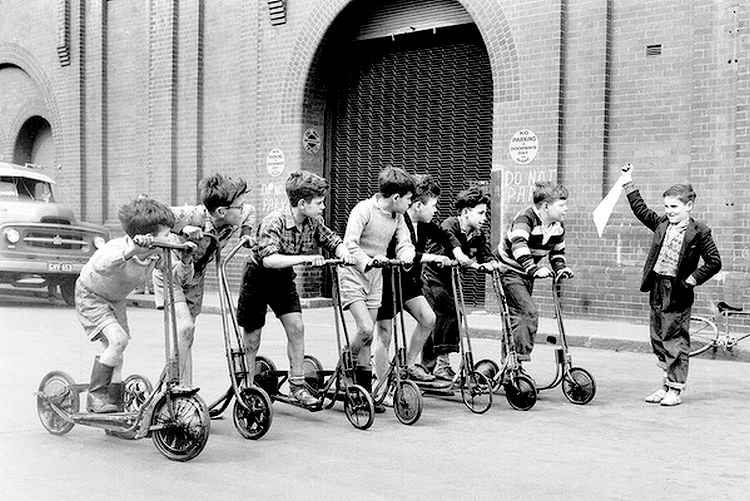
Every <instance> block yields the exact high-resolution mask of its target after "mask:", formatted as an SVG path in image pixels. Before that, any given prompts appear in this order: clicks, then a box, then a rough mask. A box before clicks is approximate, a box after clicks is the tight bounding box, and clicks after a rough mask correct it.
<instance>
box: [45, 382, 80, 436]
mask: <svg viewBox="0 0 750 501" xmlns="http://www.w3.org/2000/svg"><path fill="white" fill-rule="evenodd" d="M74 385H75V381H73V378H72V377H70V376H68V375H67V374H65V373H64V372H60V371H52V372H50V373H49V374H47V375H46V376H44V377H43V378H42V382H41V383H39V395H37V397H36V411H37V414H39V420H40V421H41V422H42V426H44V428H45V429H46V430H47V431H48V432H50V433H52V434H53V435H65V434H66V433H68V432H69V431H70V430H72V429H73V426H74V425H73V423H70V422H68V421H65V420H64V419H63V418H62V417H60V415H59V414H58V413H57V412H55V411H54V410H53V409H52V407H51V406H50V404H49V401H50V400H52V402H54V404H55V405H56V406H57V407H58V408H59V409H61V410H63V411H65V412H67V413H69V414H75V413H76V412H78V408H79V405H80V402H79V401H78V392H77V391H75V390H74V388H73V386H74Z"/></svg>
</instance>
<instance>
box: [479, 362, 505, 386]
mask: <svg viewBox="0 0 750 501" xmlns="http://www.w3.org/2000/svg"><path fill="white" fill-rule="evenodd" d="M474 370H475V371H477V372H479V373H481V374H483V375H484V377H486V378H487V379H488V380H490V381H491V382H492V391H494V392H497V391H498V390H499V388H500V381H499V378H498V379H495V378H496V377H497V375H498V373H499V372H500V367H498V365H497V364H496V363H495V362H494V361H493V360H490V359H488V358H485V359H484V360H480V361H479V362H477V363H475V364H474Z"/></svg>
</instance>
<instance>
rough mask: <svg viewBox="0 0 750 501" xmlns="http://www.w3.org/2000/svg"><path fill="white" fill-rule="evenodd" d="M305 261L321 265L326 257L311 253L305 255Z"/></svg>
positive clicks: (324, 262)
mask: <svg viewBox="0 0 750 501" xmlns="http://www.w3.org/2000/svg"><path fill="white" fill-rule="evenodd" d="M307 262H308V263H310V264H311V265H313V266H323V265H325V264H326V258H324V257H323V256H321V255H320V254H312V255H310V256H307Z"/></svg>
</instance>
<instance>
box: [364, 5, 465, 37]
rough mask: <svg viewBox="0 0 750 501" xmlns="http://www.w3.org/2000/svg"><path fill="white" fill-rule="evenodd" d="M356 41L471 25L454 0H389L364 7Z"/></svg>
mask: <svg viewBox="0 0 750 501" xmlns="http://www.w3.org/2000/svg"><path fill="white" fill-rule="evenodd" d="M364 9H367V10H364V11H363V12H362V14H361V15H362V22H361V25H360V28H359V32H358V33H357V35H356V39H357V40H367V39H371V38H381V37H390V36H391V35H393V34H399V33H413V32H416V31H423V30H432V29H433V28H444V27H446V26H457V25H460V24H471V23H472V22H473V21H472V19H471V16H469V13H468V12H466V10H464V8H463V7H462V6H461V4H459V3H458V2H456V1H455V0H391V1H390V2H384V3H381V2H372V4H371V5H369V6H367V7H364Z"/></svg>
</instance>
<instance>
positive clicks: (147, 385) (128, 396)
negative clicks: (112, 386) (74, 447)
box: [104, 374, 154, 440]
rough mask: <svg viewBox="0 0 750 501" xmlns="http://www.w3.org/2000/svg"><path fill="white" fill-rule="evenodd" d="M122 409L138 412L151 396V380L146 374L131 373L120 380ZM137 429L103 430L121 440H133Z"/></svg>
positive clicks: (152, 389)
mask: <svg viewBox="0 0 750 501" xmlns="http://www.w3.org/2000/svg"><path fill="white" fill-rule="evenodd" d="M122 385H123V389H122V410H123V411H124V412H133V413H135V412H138V409H140V408H141V406H142V405H143V403H144V402H145V401H146V400H147V399H148V397H149V396H151V393H152V392H153V391H154V388H153V386H151V382H150V381H149V380H148V378H147V377H146V376H141V375H140V374H131V375H130V376H128V377H126V378H125V381H123V382H122ZM136 431H137V430H133V431H119V430H106V429H105V430H104V433H105V434H106V435H109V436H112V437H117V438H120V439H122V440H135V435H136Z"/></svg>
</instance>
